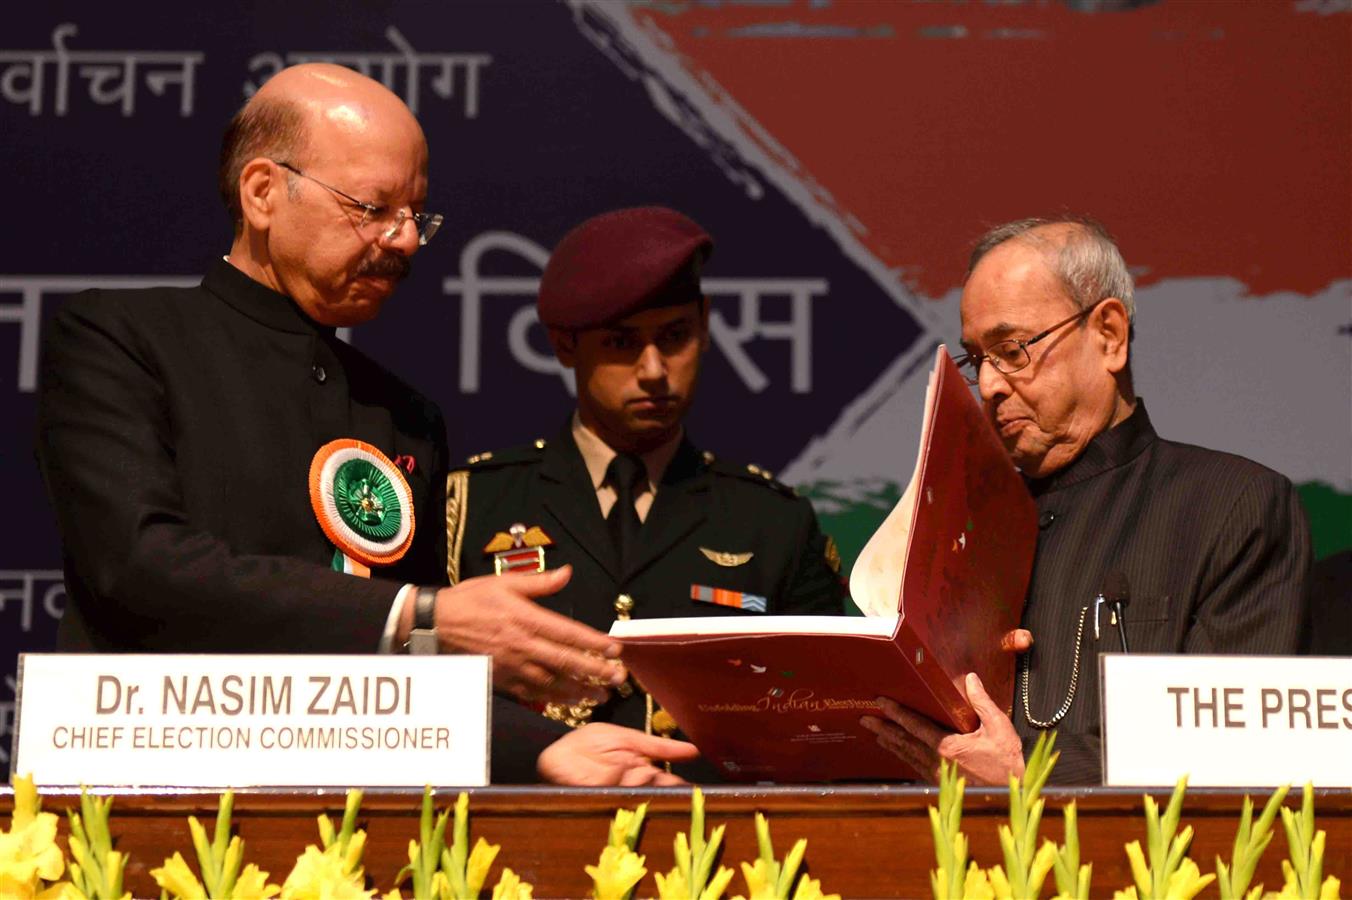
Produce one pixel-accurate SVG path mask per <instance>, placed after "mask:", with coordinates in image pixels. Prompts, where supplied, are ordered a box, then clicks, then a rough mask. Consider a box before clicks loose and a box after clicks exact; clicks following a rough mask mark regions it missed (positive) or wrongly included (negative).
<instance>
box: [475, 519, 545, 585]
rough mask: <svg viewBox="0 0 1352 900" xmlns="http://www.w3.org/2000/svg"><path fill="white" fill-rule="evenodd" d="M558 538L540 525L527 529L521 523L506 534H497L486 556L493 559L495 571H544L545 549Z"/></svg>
mask: <svg viewBox="0 0 1352 900" xmlns="http://www.w3.org/2000/svg"><path fill="white" fill-rule="evenodd" d="M553 544H554V539H553V538H551V537H550V536H549V535H548V534H546V533H545V530H544V529H543V528H541V527H540V526H539V525H530V526H526V525H523V524H521V523H520V522H517V523H516V524H514V525H512V526H511V527H510V528H508V529H507V530H506V531H499V532H498V533H497V534H495V535H493V539H492V540H490V541H489V542H488V543H487V544H486V545H485V546H484V555H485V556H491V557H493V572H494V573H495V574H497V575H501V574H503V573H504V572H543V571H544V570H545V548H546V547H551V546H553Z"/></svg>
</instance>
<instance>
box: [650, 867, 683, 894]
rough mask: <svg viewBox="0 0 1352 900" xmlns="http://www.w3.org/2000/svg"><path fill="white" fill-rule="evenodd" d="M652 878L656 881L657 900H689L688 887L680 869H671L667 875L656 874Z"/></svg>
mask: <svg viewBox="0 0 1352 900" xmlns="http://www.w3.org/2000/svg"><path fill="white" fill-rule="evenodd" d="M653 877H654V878H656V879H657V897H658V900H690V885H689V884H687V883H686V880H685V876H684V875H682V874H681V870H680V869H672V870H671V872H670V873H669V874H667V875H663V874H662V873H661V872H658V873H657V874H656V875H654V876H653Z"/></svg>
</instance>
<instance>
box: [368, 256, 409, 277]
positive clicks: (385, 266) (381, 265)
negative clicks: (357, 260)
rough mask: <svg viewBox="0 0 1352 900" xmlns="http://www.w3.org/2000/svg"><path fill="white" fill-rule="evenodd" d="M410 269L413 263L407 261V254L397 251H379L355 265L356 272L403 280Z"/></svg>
mask: <svg viewBox="0 0 1352 900" xmlns="http://www.w3.org/2000/svg"><path fill="white" fill-rule="evenodd" d="M412 270H413V263H412V262H411V261H409V258H408V257H407V256H403V255H401V254H398V253H381V254H379V255H377V256H370V257H367V258H366V259H364V260H362V263H361V265H360V266H358V267H357V274H358V275H374V276H375V277H377V278H393V279H395V280H396V281H403V280H404V279H405V278H407V277H408V273H409V272H411V271H412Z"/></svg>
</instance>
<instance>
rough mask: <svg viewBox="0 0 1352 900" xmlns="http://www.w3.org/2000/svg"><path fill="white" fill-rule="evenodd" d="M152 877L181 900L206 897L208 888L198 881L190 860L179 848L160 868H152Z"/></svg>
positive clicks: (203, 898) (199, 899) (194, 899)
mask: <svg viewBox="0 0 1352 900" xmlns="http://www.w3.org/2000/svg"><path fill="white" fill-rule="evenodd" d="M150 877H151V878H153V879H155V883H156V884H158V885H159V886H160V887H161V888H162V889H163V890H166V891H168V892H169V893H170V895H171V896H174V897H178V898H179V900H205V898H206V895H207V890H206V888H204V887H202V882H200V881H198V880H197V876H196V875H194V874H193V873H192V869H190V868H188V861H187V860H186V859H184V858H183V854H182V853H179V852H178V851H177V850H176V851H174V855H173V856H171V857H169V858H168V859H166V860H165V861H164V865H162V866H160V867H159V868H158V869H151V870H150Z"/></svg>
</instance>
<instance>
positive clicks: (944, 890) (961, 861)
mask: <svg viewBox="0 0 1352 900" xmlns="http://www.w3.org/2000/svg"><path fill="white" fill-rule="evenodd" d="M966 787H967V780H966V779H965V778H962V777H960V776H959V775H958V767H957V766H956V765H951V764H950V763H949V762H948V761H947V760H943V761H941V762H940V764H939V807H938V809H935V808H934V807H933V806H931V807H930V808H929V817H930V834H931V835H932V836H933V838H934V862H935V866H936V868H935V869H934V871H932V872H930V889H931V890H932V891H933V892H934V900H951V898H953V897H961V896H962V895H963V886H964V883H965V880H966V877H967V838H966V836H964V835H963V833H962V795H963V791H964V790H965V789H966ZM758 827H759V825H758ZM762 855H763V854H762Z"/></svg>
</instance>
